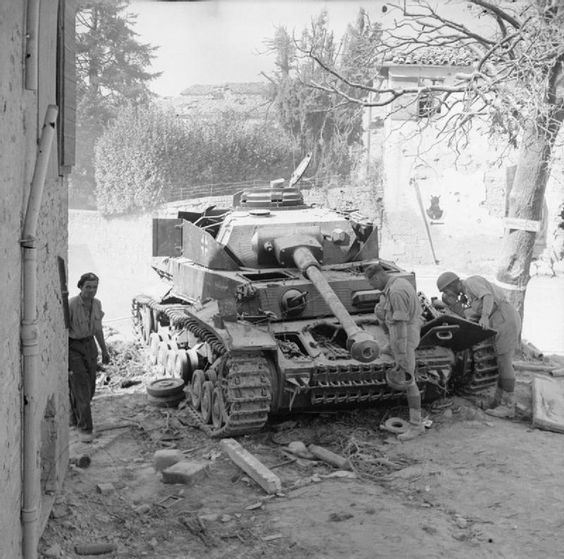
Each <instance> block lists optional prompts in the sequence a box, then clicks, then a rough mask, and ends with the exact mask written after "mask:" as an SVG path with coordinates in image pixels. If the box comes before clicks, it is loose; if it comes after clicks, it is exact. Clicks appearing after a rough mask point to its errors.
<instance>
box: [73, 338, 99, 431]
mask: <svg viewBox="0 0 564 559" xmlns="http://www.w3.org/2000/svg"><path fill="white" fill-rule="evenodd" d="M97 361H98V348H97V346H96V341H95V340H94V337H93V336H90V337H88V338H82V339H80V340H76V339H72V338H69V392H70V404H71V417H70V420H71V423H76V426H77V427H78V428H79V429H80V430H81V431H85V432H87V433H91V432H92V428H93V425H92V411H91V409H90V402H91V401H92V398H93V397H94V392H95V390H96V364H97Z"/></svg>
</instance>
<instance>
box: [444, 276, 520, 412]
mask: <svg viewBox="0 0 564 559" xmlns="http://www.w3.org/2000/svg"><path fill="white" fill-rule="evenodd" d="M437 288H438V289H439V291H441V292H442V293H443V301H444V302H445V303H446V304H447V306H451V305H449V303H453V302H454V303H455V304H456V303H457V304H458V305H460V303H461V302H462V303H463V304H464V306H465V307H466V308H465V310H464V314H465V316H467V317H468V318H470V319H471V320H472V319H473V320H475V321H476V322H478V323H479V324H480V326H482V327H483V328H492V329H493V330H496V331H497V334H496V336H495V341H494V347H495V351H496V358H497V368H498V371H499V377H498V384H497V388H496V391H495V394H494V397H493V399H492V400H491V401H490V402H488V403H486V404H485V406H484V407H485V408H486V413H487V414H488V415H493V416H494V417H508V418H512V417H515V371H514V370H513V354H514V352H515V349H516V348H517V345H518V343H519V337H520V333H521V317H520V316H519V313H518V312H517V310H516V309H515V307H513V305H511V303H509V302H508V301H507V299H506V298H505V294H504V293H503V291H502V290H501V289H500V288H499V287H497V286H496V285H493V284H492V283H490V282H489V281H488V280H486V279H485V278H483V277H482V276H470V277H468V278H467V279H465V280H461V279H460V278H459V277H458V276H457V275H456V274H455V273H453V272H443V273H442V274H441V275H440V276H439V277H438V279H437ZM451 308H452V307H451ZM455 312H456V311H455Z"/></svg>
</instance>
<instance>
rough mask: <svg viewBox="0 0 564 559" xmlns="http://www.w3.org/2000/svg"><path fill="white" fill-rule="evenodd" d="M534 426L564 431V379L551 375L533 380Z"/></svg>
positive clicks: (559, 431)
mask: <svg viewBox="0 0 564 559" xmlns="http://www.w3.org/2000/svg"><path fill="white" fill-rule="evenodd" d="M533 426H534V427H538V428H539V429H546V430H548V431H556V432H557V433H564V381H563V380H562V379H555V378H550V377H536V378H535V379H534V380H533Z"/></svg>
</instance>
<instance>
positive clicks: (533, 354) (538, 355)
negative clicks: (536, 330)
mask: <svg viewBox="0 0 564 559" xmlns="http://www.w3.org/2000/svg"><path fill="white" fill-rule="evenodd" d="M521 350H522V351H523V354H524V355H525V356H528V357H530V358H531V359H542V358H543V357H544V354H543V352H542V351H541V350H540V349H539V348H538V347H536V346H535V345H533V344H532V343H531V342H527V341H526V340H523V341H522V343H521Z"/></svg>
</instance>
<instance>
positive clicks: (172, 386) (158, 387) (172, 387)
mask: <svg viewBox="0 0 564 559" xmlns="http://www.w3.org/2000/svg"><path fill="white" fill-rule="evenodd" d="M183 390H184V383H183V382H182V380H181V379H177V378H159V379H157V380H154V381H153V382H151V383H150V384H149V385H148V386H147V393H148V394H150V395H151V396H154V397H155V398H166V397H167V396H176V395H179V394H183Z"/></svg>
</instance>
